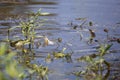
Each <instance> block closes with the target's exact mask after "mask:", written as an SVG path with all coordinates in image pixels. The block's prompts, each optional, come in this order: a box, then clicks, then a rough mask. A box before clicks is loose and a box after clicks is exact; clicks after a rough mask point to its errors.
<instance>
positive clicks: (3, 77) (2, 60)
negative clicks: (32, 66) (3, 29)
mask: <svg viewBox="0 0 120 80" xmlns="http://www.w3.org/2000/svg"><path fill="white" fill-rule="evenodd" d="M15 55H16V53H15V52H12V51H11V50H9V49H8V48H7V46H6V44H3V43H2V44H0V80H16V79H17V80H22V78H23V77H25V76H26V75H25V74H24V70H23V69H24V68H23V67H22V66H20V65H19V63H18V62H17V61H16V60H15V57H14V56H15Z"/></svg>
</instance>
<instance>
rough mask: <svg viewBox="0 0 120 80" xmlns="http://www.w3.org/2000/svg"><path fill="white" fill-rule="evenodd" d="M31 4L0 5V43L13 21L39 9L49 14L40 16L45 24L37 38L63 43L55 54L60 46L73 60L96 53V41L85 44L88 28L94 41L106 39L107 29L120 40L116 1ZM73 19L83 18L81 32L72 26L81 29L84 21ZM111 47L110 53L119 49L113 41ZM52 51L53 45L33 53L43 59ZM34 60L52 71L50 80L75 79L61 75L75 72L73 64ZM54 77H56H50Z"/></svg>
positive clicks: (35, 0)
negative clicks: (93, 34)
mask: <svg viewBox="0 0 120 80" xmlns="http://www.w3.org/2000/svg"><path fill="white" fill-rule="evenodd" d="M31 1H32V2H30V3H28V4H19V5H17V4H14V5H9V4H6V5H2V4H0V40H3V39H4V38H5V36H7V34H6V32H7V29H8V28H9V27H12V26H14V25H15V24H14V23H13V21H14V20H16V22H19V18H20V17H23V19H24V18H25V17H26V16H29V12H32V11H33V12H36V11H38V9H41V12H48V13H50V14H51V15H49V16H40V18H41V19H46V20H45V22H43V23H42V24H44V25H43V26H42V27H41V28H40V29H38V30H37V35H41V34H42V35H46V36H47V37H48V38H49V39H50V40H53V41H54V40H56V39H57V38H62V43H61V44H60V49H58V51H59V50H61V49H62V48H63V47H68V46H69V48H68V50H67V51H68V52H71V51H73V52H74V54H73V55H72V59H73V60H74V59H75V57H78V56H83V55H87V54H91V53H92V52H96V49H95V48H97V47H99V46H98V43H96V42H94V43H93V44H89V45H88V39H89V37H90V34H89V30H88V29H93V30H94V32H95V34H96V38H95V39H96V40H99V39H103V40H106V35H107V34H106V33H105V32H104V31H103V30H104V28H107V29H108V30H109V33H108V34H109V35H110V37H111V36H112V37H113V36H115V37H118V38H119V37H120V35H119V34H120V32H119V29H120V28H119V27H120V25H119V24H117V25H116V23H119V22H120V15H119V14H120V10H119V9H120V6H119V3H120V1H119V0H116V1H115V0H106V1H104V0H91V1H89V0H76V1H75V0H45V1H43V0H31ZM10 18H11V19H10ZM76 18H85V19H86V23H85V24H84V25H83V26H82V27H83V29H81V28H80V27H78V28H76V29H73V27H75V26H76V25H78V26H80V25H81V23H83V20H75V19H76ZM6 19H9V20H6ZM5 20H6V21H5ZM17 20H18V21H17ZM89 21H92V22H93V26H88V24H89ZM69 24H71V25H69ZM16 33H17V31H16ZM116 34H117V35H116ZM14 35H15V34H14ZM81 37H82V40H81ZM101 42H102V41H101ZM113 44H115V45H114V46H113V47H112V49H113V50H114V49H116V48H119V47H120V45H119V44H117V43H116V42H115V43H114V42H113ZM57 46H58V45H57ZM71 49H72V50H71ZM52 50H56V46H55V47H51V46H49V47H45V48H39V49H37V50H36V56H37V54H41V55H44V56H46V55H47V53H49V52H52ZM116 50H117V49H116ZM118 50H119V49H118ZM67 51H66V52H67ZM40 52H42V53H40ZM119 52H120V51H118V52H115V54H116V55H117V56H120V54H119ZM113 53H114V52H113ZM111 57H112V55H110V56H107V57H106V59H107V60H109V61H110V60H111ZM36 60H38V61H40V62H41V63H42V64H45V65H47V66H49V67H50V68H51V69H52V70H53V71H55V72H53V73H52V74H51V75H49V77H50V80H56V79H57V80H75V76H72V77H71V76H69V75H66V74H64V73H67V72H72V71H74V70H78V69H76V68H75V67H74V66H76V65H77V63H76V62H75V61H73V63H70V64H69V63H65V62H63V61H62V60H61V61H59V60H57V61H53V62H52V63H51V64H48V63H45V62H44V61H43V60H42V61H41V58H39V57H37V58H36ZM74 62H75V63H74ZM81 64H82V63H81ZM74 68H75V69H74ZM68 69H69V71H68ZM62 70H63V71H62ZM53 76H55V77H54V78H53Z"/></svg>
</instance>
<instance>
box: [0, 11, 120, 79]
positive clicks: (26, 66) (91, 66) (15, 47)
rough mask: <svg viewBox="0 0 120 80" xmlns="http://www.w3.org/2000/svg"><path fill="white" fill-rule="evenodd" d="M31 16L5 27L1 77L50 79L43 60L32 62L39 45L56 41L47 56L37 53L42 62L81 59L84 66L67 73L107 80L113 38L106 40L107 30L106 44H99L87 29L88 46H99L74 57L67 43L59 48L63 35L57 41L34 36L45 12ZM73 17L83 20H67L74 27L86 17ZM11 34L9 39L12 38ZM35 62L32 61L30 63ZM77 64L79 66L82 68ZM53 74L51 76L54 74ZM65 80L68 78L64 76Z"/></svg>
mask: <svg viewBox="0 0 120 80" xmlns="http://www.w3.org/2000/svg"><path fill="white" fill-rule="evenodd" d="M31 14H32V15H31V16H29V17H28V19H26V20H21V21H20V23H19V25H18V26H15V27H11V28H9V29H8V33H7V34H8V35H7V40H6V42H5V44H3V43H2V44H1V46H0V80H26V79H29V80H49V75H50V73H52V71H51V70H50V69H49V66H46V65H43V64H42V62H39V63H37V62H35V61H34V60H35V58H36V56H37V55H36V52H37V51H36V52H35V50H36V49H40V48H39V47H47V46H49V45H55V44H57V45H58V46H57V50H56V49H55V50H53V51H51V52H49V53H47V54H46V56H42V55H40V57H42V58H44V61H43V63H46V64H47V63H52V62H54V61H55V60H62V61H63V62H67V63H74V62H76V63H78V64H79V63H80V62H84V63H85V65H84V66H81V67H84V69H82V70H78V71H73V72H69V73H70V75H74V76H75V77H76V80H81V79H82V80H108V78H109V75H110V67H111V65H110V63H109V62H108V61H107V60H106V59H105V56H106V55H108V53H110V52H109V50H110V48H111V47H112V45H113V44H112V43H108V42H109V41H112V40H113V39H109V34H108V32H109V31H108V30H107V29H104V30H103V31H104V32H106V33H107V39H109V40H108V41H107V43H105V44H102V43H100V42H99V40H96V39H95V38H96V33H95V31H94V30H93V29H91V28H89V29H87V32H88V34H89V38H88V39H87V41H86V43H87V44H88V43H89V44H88V45H90V44H92V43H94V42H96V43H97V44H98V48H95V49H96V50H95V51H96V52H95V53H92V54H90V55H85V56H77V57H78V58H73V55H74V52H73V51H72V49H71V48H70V46H69V45H70V44H69V43H64V46H62V50H59V49H58V48H59V47H61V45H59V44H62V38H57V39H56V41H52V40H49V38H48V37H47V36H46V35H42V34H39V36H38V35H37V31H36V30H37V29H40V28H41V26H42V23H41V22H43V21H44V20H42V19H40V18H39V16H40V15H41V14H42V15H46V13H41V12H40V10H39V11H38V12H37V13H31ZM76 20H82V21H83V22H82V23H81V24H80V25H74V23H70V25H71V26H72V27H73V29H74V30H76V29H77V28H79V32H80V30H83V29H84V24H86V23H87V21H86V18H77V19H76ZM87 24H88V25H87V26H89V27H92V26H93V25H94V24H93V22H91V21H90V22H88V23H87ZM16 29H18V30H19V35H17V34H16V35H15V36H11V33H12V32H14V30H16ZM11 37H12V38H11ZM80 38H81V39H80V40H82V39H83V38H84V35H83V34H82V33H81V32H80ZM114 41H116V42H118V43H120V39H119V38H114ZM69 48H70V49H71V52H67V49H69ZM33 61H34V62H33ZM81 67H80V68H81ZM53 77H54V76H53ZM66 80H67V79H66Z"/></svg>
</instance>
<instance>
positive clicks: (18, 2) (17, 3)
mask: <svg viewBox="0 0 120 80" xmlns="http://www.w3.org/2000/svg"><path fill="white" fill-rule="evenodd" d="M0 4H3V5H4V4H5V5H14V4H16V5H22V4H23V5H25V4H44V5H47V4H49V5H54V4H57V3H55V2H49V1H46V2H43V1H39V2H34V1H30V0H27V1H15V0H11V1H10V0H8V1H4V0H3V1H0Z"/></svg>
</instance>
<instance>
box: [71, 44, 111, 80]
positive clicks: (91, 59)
mask: <svg viewBox="0 0 120 80" xmlns="http://www.w3.org/2000/svg"><path fill="white" fill-rule="evenodd" d="M111 46H112V44H104V45H100V48H99V50H98V52H99V53H98V54H92V55H88V56H83V57H80V58H77V60H78V61H84V62H86V64H87V65H86V68H85V69H84V70H83V71H79V72H74V73H73V74H74V75H76V76H82V77H83V78H84V79H85V80H107V78H108V76H109V74H110V64H109V63H108V62H107V61H106V60H105V59H104V55H106V54H107V53H108V50H109V49H110V48H111ZM105 70H106V71H107V72H106V73H104V74H103V72H104V71H105Z"/></svg>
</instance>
